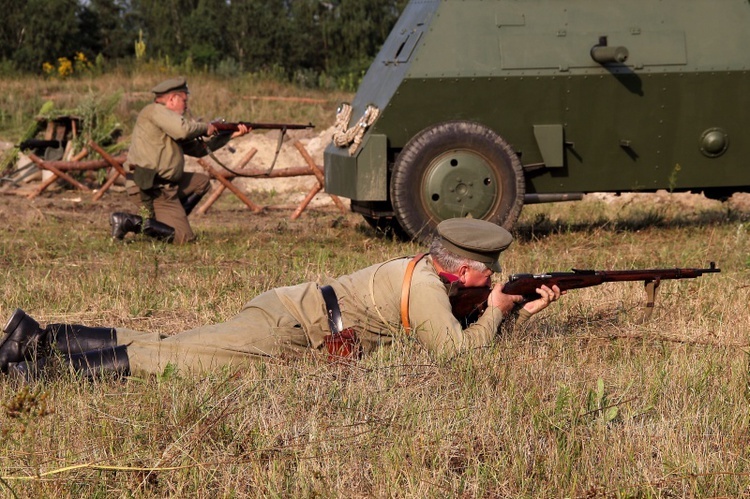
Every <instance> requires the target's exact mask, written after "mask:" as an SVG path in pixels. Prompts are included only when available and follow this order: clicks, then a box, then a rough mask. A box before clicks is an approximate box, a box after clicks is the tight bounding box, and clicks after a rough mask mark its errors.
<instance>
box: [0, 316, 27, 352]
mask: <svg viewBox="0 0 750 499" xmlns="http://www.w3.org/2000/svg"><path fill="white" fill-rule="evenodd" d="M24 317H26V312H24V311H23V310H21V309H20V308H17V309H16V310H14V311H13V313H12V314H11V316H10V319H8V323H7V324H5V327H4V328H3V331H5V333H6V335H7V336H10V332H11V331H14V330H15V329H16V328H17V327H18V325H19V324H20V323H21V321H22V320H23V318H24ZM3 343H5V340H3V341H2V343H0V346H1V345H2V344H3Z"/></svg>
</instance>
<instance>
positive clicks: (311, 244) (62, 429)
mask: <svg viewBox="0 0 750 499" xmlns="http://www.w3.org/2000/svg"><path fill="white" fill-rule="evenodd" d="M62 198H63V195H61V194H58V195H56V196H54V197H47V198H44V199H39V200H37V201H36V202H34V203H33V204H29V203H28V202H27V201H25V200H18V199H16V198H9V197H7V196H6V197H4V198H0V203H1V204H0V206H2V209H1V211H0V214H2V215H3V216H4V218H5V219H6V220H9V222H10V223H6V224H3V226H2V227H1V228H0V272H1V273H2V279H3V286H2V288H0V312H2V314H3V315H4V316H7V315H8V314H10V312H11V311H12V310H13V308H14V307H16V306H20V307H23V308H24V309H26V310H27V311H28V312H29V313H31V314H33V316H35V317H36V318H37V319H39V320H40V321H41V322H43V323H46V322H51V321H68V322H82V323H86V324H89V325H115V326H122V327H129V328H133V329H141V330H152V331H160V332H163V333H167V334H169V333H173V332H177V331H181V330H184V329H188V328H191V327H194V326H197V325H200V324H204V323H207V322H214V321H220V320H224V319H226V318H228V317H230V316H232V315H233V314H234V313H235V312H236V311H237V310H238V309H239V308H240V306H241V305H242V303H244V302H246V301H247V300H249V299H250V298H252V297H253V296H255V295H256V294H257V293H259V292H261V291H263V290H266V289H268V288H270V287H273V286H279V285H286V284H292V283H296V282H300V281H304V280H311V279H321V278H324V277H325V276H335V275H338V274H341V273H345V272H350V271H353V270H355V269H357V268H359V267H362V266H364V265H366V264H368V263H370V262H374V261H379V260H383V259H387V258H389V257H392V256H397V255H403V254H412V253H414V252H415V251H416V249H417V248H416V247H415V246H414V245H412V244H403V243H398V242H394V241H388V240H382V239H379V238H377V237H375V236H374V234H373V233H371V232H370V231H369V229H367V228H366V227H365V225H364V224H363V223H361V222H360V221H359V219H358V218H357V217H356V216H354V215H348V216H345V217H341V216H340V215H339V214H338V213H336V212H334V211H327V210H326V209H322V210H317V211H311V212H308V213H307V214H305V215H304V216H303V217H302V218H301V219H300V220H298V221H295V222H292V221H289V220H288V219H287V218H284V214H283V213H275V214H265V215H250V214H249V212H247V211H246V210H242V209H240V208H239V207H238V206H237V204H236V203H234V202H232V201H231V199H224V200H222V201H220V203H219V205H218V209H216V210H214V211H212V212H211V214H209V215H207V216H205V217H202V218H196V220H195V226H196V227H197V229H198V232H199V234H200V235H201V236H202V238H201V240H200V241H199V242H198V243H196V244H193V245H190V246H186V247H174V246H163V245H159V244H151V243H149V242H145V241H142V242H136V243H133V244H130V245H125V246H122V245H116V244H112V243H111V242H110V241H109V240H108V238H107V226H106V223H107V222H106V220H107V213H108V210H109V207H108V206H106V204H105V205H103V206H99V205H92V204H88V203H86V202H84V203H81V204H80V205H76V206H65V203H64V201H62ZM111 198H116V196H115V195H114V194H113V195H111ZM110 202H113V203H114V202H119V201H118V200H117V199H111V201H110ZM698 211H700V213H698V212H697V211H696V210H693V211H688V210H685V209H671V208H669V207H668V206H667V207H661V208H659V207H657V208H655V207H654V205H652V204H645V205H644V204H642V203H633V204H631V205H629V206H626V207H619V206H618V207H614V208H613V207H612V206H611V205H608V204H606V203H603V202H599V201H595V200H589V201H586V202H584V203H581V204H568V205H551V206H542V207H529V209H527V210H526V212H525V214H524V216H523V219H522V223H521V224H520V226H519V230H518V233H517V241H516V243H515V244H514V245H513V246H512V247H511V249H510V250H509V251H508V252H507V254H506V257H505V266H506V268H507V269H508V270H509V271H514V272H521V271H543V270H566V269H569V268H571V267H594V268H633V267H650V268H653V267H672V266H705V265H706V264H707V262H708V261H709V260H716V261H717V262H718V264H719V265H720V267H721V268H722V273H721V274H712V275H708V276H705V277H703V278H700V279H696V280H686V281H668V282H665V283H663V284H662V286H661V288H660V292H659V297H658V298H659V300H658V306H657V309H656V312H655V315H654V318H653V320H652V321H651V322H650V323H648V324H646V325H639V324H638V322H639V318H640V314H641V313H642V308H641V305H642V302H643V292H642V289H641V286H639V285H638V284H637V283H622V284H607V285H603V286H600V287H596V288H589V289H585V290H577V291H573V292H570V293H569V294H568V295H567V296H566V297H565V298H564V299H563V300H561V301H560V302H559V303H558V304H556V305H554V306H553V307H552V308H551V309H550V310H549V311H547V312H545V313H544V314H542V316H540V317H537V318H535V319H534V320H533V321H532V322H531V324H530V325H529V327H528V328H526V329H525V330H524V331H521V332H517V333H513V334H505V335H504V336H502V337H499V338H498V341H497V343H496V344H495V345H493V346H492V347H491V348H488V349H485V350H481V351H476V352H472V353H471V354H468V355H465V356H462V357H460V358H458V359H455V360H454V361H453V362H451V363H449V364H446V365H437V364H435V363H434V362H432V361H431V360H430V359H429V358H428V356H427V355H425V353H424V352H423V350H422V349H421V348H419V346H418V345H416V344H414V343H413V342H411V341H408V340H406V339H404V341H401V342H398V343H397V347H396V348H393V349H389V350H383V351H380V352H378V353H377V354H375V355H373V356H371V357H369V358H366V359H364V360H363V361H361V362H360V363H358V364H356V365H354V366H333V365H329V364H327V363H325V362H324V361H323V360H322V359H320V358H318V357H316V356H314V355H313V356H310V357H309V358H303V359H286V360H277V361H273V362H268V363H263V364H257V365H250V366H248V367H247V368H245V369H242V370H223V371H217V372H211V373H206V374H204V375H202V376H199V377H196V376H188V375H185V374H184V373H179V372H176V373H175V372H165V373H164V374H163V375H162V376H160V377H153V378H148V377H144V378H133V379H130V380H129V381H127V382H125V383H116V382H96V383H81V382H79V381H78V380H76V379H74V378H72V377H71V376H69V375H67V374H66V373H63V374H62V375H60V376H59V377H57V378H55V379H53V380H50V381H47V382H44V383H38V384H32V385H31V386H29V387H28V388H27V389H25V388H24V387H22V386H20V385H17V384H14V383H10V382H7V381H4V382H3V383H1V384H0V401H2V404H3V409H2V413H0V427H1V428H2V434H3V441H4V444H3V446H2V450H0V476H1V477H2V482H0V489H3V494H8V495H13V494H15V495H16V496H17V497H51V496H54V497H164V496H171V497H257V496H272V497H274V496H275V497H278V496H285V497H286V496H295V497H299V496H302V497H310V496H323V497H331V496H343V497H445V496H449V497H455V496H460V497H519V496H522V497H523V496H525V497H707V496H722V497H730V496H732V497H734V496H739V495H744V494H747V493H748V492H750V490H748V486H747V484H748V483H749V482H748V476H749V475H750V466H749V465H748V458H750V447H748V445H747V428H748V423H750V410H749V409H748V394H749V393H750V391H748V386H750V385H749V383H750V376H749V375H750V372H749V367H748V354H747V352H748V346H749V345H750V333H749V331H750V316H749V315H748V313H747V303H748V302H749V301H750V287H748V284H747V283H748V270H749V269H750V255H749V254H748V233H747V232H748V230H747V228H748V222H747V214H746V213H745V214H742V213H738V212H727V210H726V208H725V207H722V206H717V207H715V208H712V209H705V210H703V209H702V210H698ZM19 408H20V409H19ZM24 411H25V412H24Z"/></svg>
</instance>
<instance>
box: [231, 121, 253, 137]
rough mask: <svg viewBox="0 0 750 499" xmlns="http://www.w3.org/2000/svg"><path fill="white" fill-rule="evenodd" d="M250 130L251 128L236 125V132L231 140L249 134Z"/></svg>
mask: <svg viewBox="0 0 750 499" xmlns="http://www.w3.org/2000/svg"><path fill="white" fill-rule="evenodd" d="M250 130H252V128H250V127H248V126H247V125H243V124H242V123H240V124H239V125H237V131H236V132H234V133H233V134H232V138H233V139H236V138H237V137H242V136H243V135H247V134H248V133H250Z"/></svg>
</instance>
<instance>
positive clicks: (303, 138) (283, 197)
mask: <svg viewBox="0 0 750 499" xmlns="http://www.w3.org/2000/svg"><path fill="white" fill-rule="evenodd" d="M332 134H333V128H329V129H327V130H323V131H318V130H291V131H288V132H287V136H286V138H285V140H284V142H283V145H282V148H281V150H280V152H279V156H278V159H277V161H276V165H275V166H274V170H275V171H279V170H283V169H285V168H293V167H306V166H307V162H306V161H305V159H304V158H303V156H302V155H301V154H300V152H299V151H298V149H297V148H296V147H295V146H294V142H295V141H299V142H300V143H301V144H302V145H303V146H304V148H305V150H306V151H307V152H308V153H309V155H310V156H311V157H312V159H313V160H314V162H315V164H317V165H318V166H320V167H321V168H322V165H323V152H324V150H325V148H326V146H327V145H328V144H329V143H330V141H331V136H332ZM278 137H279V132H278V131H268V132H265V131H256V132H253V133H250V134H248V135H246V136H244V137H240V138H238V139H235V140H233V141H232V142H231V143H230V144H229V146H227V147H224V148H222V149H220V150H219V151H217V152H216V154H215V155H216V157H217V158H218V159H219V161H221V163H223V164H225V165H227V166H229V167H230V168H236V167H237V165H238V164H239V163H240V162H241V161H242V159H243V158H244V157H245V156H246V154H247V153H248V151H250V150H251V149H256V150H257V153H256V154H255V155H254V156H253V158H252V160H251V161H250V162H249V163H248V164H247V165H246V166H245V168H251V169H260V170H266V169H268V168H269V167H270V166H271V164H272V163H273V157H274V154H275V152H276V148H277V144H278ZM10 146H11V145H10V144H2V143H0V150H2V149H4V148H6V147H10ZM206 159H207V160H208V162H209V163H210V164H212V166H213V167H214V168H216V169H217V170H221V167H220V166H219V165H218V164H217V163H216V162H215V161H213V160H212V159H210V158H206ZM28 161H29V160H28V159H24V158H22V159H21V160H20V161H19V165H22V164H24V162H28ZM186 169H187V170H188V171H201V172H202V171H204V170H203V168H202V167H201V166H200V165H199V164H198V162H197V161H196V160H195V159H194V158H188V159H187V161H186ZM40 179H41V174H38V175H37V176H35V177H31V178H30V179H26V181H24V182H22V183H19V184H16V185H13V184H11V183H9V182H3V183H2V184H1V185H0V194H1V195H2V196H0V219H4V218H5V219H7V218H6V217H7V216H17V215H18V214H19V212H20V213H23V212H24V211H25V210H26V208H24V206H32V208H31V209H30V210H29V214H30V215H31V216H33V212H34V210H35V209H44V206H45V205H46V206H47V207H52V206H55V207H58V208H64V207H66V206H67V207H73V206H76V205H79V206H77V209H83V210H88V209H94V210H95V209H97V208H95V207H90V208H82V207H81V206H80V205H85V204H88V203H82V201H83V200H84V198H85V197H86V196H90V194H86V193H80V192H79V191H73V190H69V189H67V188H65V187H63V186H59V185H58V186H54V187H51V188H50V189H48V191H45V193H44V194H43V195H42V196H40V197H38V198H36V199H35V202H34V203H33V204H31V205H30V204H29V203H28V202H22V201H27V200H26V195H27V194H29V193H30V192H33V191H34V190H35V189H37V188H38V186H39V182H40ZM214 182H215V183H217V182H216V181H214ZM234 183H235V185H238V186H239V187H240V188H241V189H242V191H243V192H246V193H248V197H249V198H250V199H251V200H254V198H256V199H257V198H258V197H264V194H265V199H268V195H267V194H268V193H273V196H271V199H272V202H273V203H274V204H279V205H280V206H282V207H291V208H289V210H293V208H294V207H295V206H297V205H299V203H300V202H302V200H303V199H304V198H305V196H306V195H307V194H308V192H309V191H310V190H311V188H313V187H314V186H315V185H317V180H316V178H315V177H314V176H312V175H305V176H297V177H289V178H242V179H235V180H234ZM123 191H124V186H123V185H122V183H121V184H119V185H118V184H116V185H115V186H113V188H112V196H109V195H107V196H104V197H103V198H102V200H101V201H100V202H99V203H97V206H101V207H102V208H104V209H112V208H114V209H120V208H122V207H123V199H124V198H125V196H124V194H122V193H123ZM118 193H120V194H121V195H117V194H118ZM227 195H230V194H227V193H225V194H224V196H227ZM586 199H593V200H603V201H605V202H606V203H608V204H612V205H614V206H616V207H619V206H623V207H624V206H627V205H630V204H632V203H635V204H651V205H655V206H658V205H660V204H669V205H670V206H672V207H674V206H675V205H677V206H680V207H684V209H686V210H696V211H699V210H703V209H715V208H716V207H717V206H719V205H720V202H719V201H716V200H712V199H708V198H706V197H705V196H703V195H702V194H700V193H681V194H671V193H668V192H667V191H658V192H656V193H653V194H644V193H624V194H621V195H614V194H607V193H594V194H588V195H587V196H585V198H584V202H585V201H586ZM341 201H342V202H343V203H344V206H345V207H346V208H347V209H348V200H347V199H343V198H342V199H341ZM110 205H111V206H110ZM264 206H267V204H264ZM309 206H310V208H313V209H316V208H323V209H333V210H336V207H335V206H334V205H333V203H332V200H331V197H330V196H329V195H327V194H325V193H324V192H320V193H319V194H317V195H316V196H315V198H314V199H313V201H312V202H311V203H310V205H309ZM725 207H726V208H728V209H733V210H737V211H741V212H750V193H737V194H735V195H734V196H732V198H730V199H729V200H728V201H727V202H726V204H725ZM285 215H288V214H287V213H285Z"/></svg>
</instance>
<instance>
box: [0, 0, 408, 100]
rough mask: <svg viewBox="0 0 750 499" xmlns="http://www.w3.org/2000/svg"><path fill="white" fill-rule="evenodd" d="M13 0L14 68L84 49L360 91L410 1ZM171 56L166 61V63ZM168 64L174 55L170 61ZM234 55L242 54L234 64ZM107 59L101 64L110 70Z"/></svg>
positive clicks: (52, 61)
mask: <svg viewBox="0 0 750 499" xmlns="http://www.w3.org/2000/svg"><path fill="white" fill-rule="evenodd" d="M6 3H9V5H8V6H7V8H6V9H5V11H4V18H5V21H6V22H5V23H4V24H3V25H2V26H0V42H2V43H0V60H2V61H8V63H7V66H6V69H5V71H15V70H16V68H19V69H21V70H24V71H28V72H35V73H38V72H40V71H42V65H43V64H44V63H46V64H47V66H46V67H47V69H48V70H49V68H50V66H52V67H56V66H58V64H57V61H58V60H61V59H62V58H67V59H68V60H71V61H72V60H73V59H74V58H75V57H76V56H77V54H78V53H81V54H84V55H85V57H86V58H88V60H95V59H97V58H99V57H101V61H99V62H103V61H109V62H115V61H125V60H131V59H132V60H135V62H137V63H138V64H144V63H146V62H148V61H152V62H155V63H156V64H157V65H161V66H166V67H167V68H169V67H170V66H179V67H183V68H184V69H187V70H188V71H187V74H190V72H192V71H198V72H213V71H216V72H219V73H220V74H223V75H226V74H227V72H228V71H231V72H233V73H241V72H261V71H267V70H268V69H269V68H281V71H280V72H279V75H280V78H282V79H283V80H284V81H294V82H297V83H298V84H301V85H303V86H306V87H312V86H318V85H325V86H326V87H327V86H330V85H331V84H332V83H333V84H340V85H343V87H342V88H345V89H346V90H347V91H351V89H352V88H353V87H354V82H353V80H352V77H354V80H355V81H358V80H359V78H360V77H361V74H362V73H363V72H364V71H365V70H366V69H367V67H368V66H369V64H370V62H371V60H372V58H373V57H374V56H375V54H376V53H377V51H378V50H379V48H380V46H381V44H382V43H383V41H384V40H385V38H386V36H387V35H388V33H389V32H390V29H391V27H392V26H393V24H394V23H395V21H396V19H397V18H398V15H399V13H400V11H401V10H402V8H403V7H404V5H405V4H406V1H405V0H388V1H383V0H348V1H347V2H335V1H334V2H321V1H319V0H298V1H294V2H288V1H286V0H270V1H269V0H237V1H232V2H227V1H225V0H170V1H163V0H132V1H126V0H90V1H84V0H29V1H28V2H25V3H24V2H6ZM165 61H166V64H164V62H165ZM169 61H172V62H171V63H170V62H169ZM227 61H233V63H232V64H233V65H229V63H228V62H227ZM102 66H103V64H97V66H96V67H97V68H101V67H102Z"/></svg>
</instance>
